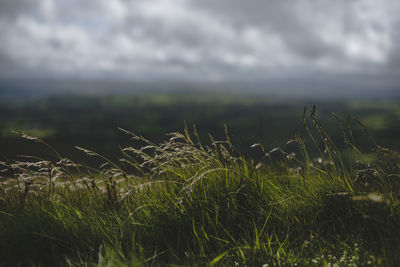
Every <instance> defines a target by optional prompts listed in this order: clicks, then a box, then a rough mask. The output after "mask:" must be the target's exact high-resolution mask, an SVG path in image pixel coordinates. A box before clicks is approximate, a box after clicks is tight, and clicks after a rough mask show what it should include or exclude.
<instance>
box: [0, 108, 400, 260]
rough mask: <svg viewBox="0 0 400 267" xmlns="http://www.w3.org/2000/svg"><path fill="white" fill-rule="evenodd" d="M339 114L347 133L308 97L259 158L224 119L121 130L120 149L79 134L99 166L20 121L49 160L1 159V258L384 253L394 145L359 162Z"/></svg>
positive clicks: (399, 162)
mask: <svg viewBox="0 0 400 267" xmlns="http://www.w3.org/2000/svg"><path fill="white" fill-rule="evenodd" d="M338 120H339V129H340V131H341V134H342V136H343V139H344V142H343V144H344V145H340V144H338V143H336V142H335V141H334V140H333V139H331V138H330V137H329V135H328V133H326V131H325V130H324V127H323V126H322V123H321V122H320V121H319V120H318V118H317V115H316V110H315V108H314V109H312V110H311V112H308V110H306V109H305V110H304V115H303V118H302V120H301V123H300V127H299V131H298V133H297V134H296V135H295V137H294V139H293V140H290V141H289V142H288V143H287V144H286V145H285V146H284V147H283V148H275V149H272V150H270V151H268V152H267V153H265V147H266V146H265V145H263V144H262V142H261V140H259V142H258V143H256V144H255V145H254V146H252V149H254V150H259V152H260V151H261V152H260V153H261V154H262V155H263V156H262V157H261V158H250V157H248V156H245V155H243V154H241V153H240V152H239V151H237V150H236V149H235V147H234V145H233V144H232V143H231V141H230V137H229V133H228V130H227V129H225V131H226V139H225V140H222V141H218V140H215V139H214V138H213V137H212V136H210V141H209V142H208V143H206V144H205V143H203V142H202V140H200V138H199V135H198V133H197V130H196V128H195V127H194V128H193V130H189V129H188V128H187V127H186V128H185V131H184V133H178V132H176V133H171V134H170V136H169V139H168V141H166V142H164V143H161V144H155V143H153V142H151V141H149V140H147V139H146V138H144V137H141V136H137V135H135V134H133V133H132V132H130V131H127V130H124V129H120V130H121V131H122V132H124V133H125V134H126V135H127V136H128V137H129V138H131V141H132V146H129V147H121V155H122V156H121V159H120V161H119V162H113V161H111V160H109V159H107V158H106V157H104V156H102V155H99V154H98V153H96V152H95V151H91V150H88V149H85V148H81V147H77V149H79V150H81V151H82V152H83V153H85V154H87V155H88V156H89V157H96V158H98V159H99V160H101V161H102V164H101V165H100V166H99V167H98V168H92V167H89V166H84V165H81V164H79V163H76V162H73V161H72V160H70V159H68V158H65V157H63V156H62V155H59V154H58V153H57V152H56V151H55V150H54V149H53V148H52V147H51V146H50V145H49V144H47V143H46V142H44V141H43V140H40V139H38V138H35V137H30V136H28V135H25V134H22V133H21V136H22V137H23V138H26V139H30V140H32V141H34V142H38V143H41V144H42V145H43V144H44V145H45V146H46V147H47V148H49V149H50V157H51V158H52V159H41V158H35V157H22V158H20V159H19V160H17V161H13V162H1V165H2V166H3V171H4V174H3V176H4V178H2V180H1V185H0V236H1V238H0V265H4V266H18V265H20V266H25V265H35V266H54V265H59V266H114V265H115V266H121V265H126V266H148V265H162V266H165V265H166V266H180V265H194V266H205V265H216V266H236V265H238V266H309V265H315V266H321V265H325V266H333V265H334V264H338V265H349V266H352V265H353V266H368V265H370V266H378V265H387V266H391V265H392V266H395V265H396V264H397V262H399V260H400V256H399V255H400V241H399V240H400V239H399V237H400V210H399V205H398V204H399V203H400V202H399V192H400V190H399V189H400V183H399V179H400V156H399V154H398V153H397V152H395V151H392V150H389V149H387V148H382V147H380V146H378V145H376V144H373V152H372V154H369V157H368V158H369V159H370V158H373V159H374V160H372V161H371V160H370V161H368V162H364V161H361V160H358V161H357V159H363V158H366V157H365V156H363V155H364V154H363V153H362V152H360V151H359V150H358V149H357V147H356V145H355V143H354V140H353V139H354V138H353V136H352V130H351V125H352V124H354V123H356V124H357V123H358V122H357V121H356V120H355V119H353V118H351V117H349V118H348V119H347V121H341V120H340V119H339V118H338ZM346 147H348V148H349V149H350V150H352V151H354V153H343V151H346V150H345V148H346ZM348 155H350V156H348ZM371 155H373V156H371ZM5 177H7V178H5Z"/></svg>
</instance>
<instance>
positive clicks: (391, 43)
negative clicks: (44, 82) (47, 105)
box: [0, 0, 400, 88]
mask: <svg viewBox="0 0 400 267" xmlns="http://www.w3.org/2000/svg"><path fill="white" fill-rule="evenodd" d="M399 14H400V1H398V0H359V1H357V0H296V1H295V0H275V1H274V0H271V1H266V0H258V1H257V0H143V1H138V0H136V1H134V0H132V1H130V0H84V1H82V0H0V33H1V34H0V78H1V79H8V78H13V79H21V78H32V77H36V78H37V77H39V78H63V79H64V78H68V79H69V78H72V79H76V78H85V79H86V78H87V79H96V78H102V79H104V78H110V79H124V80H133V81H139V80H140V81H143V80H144V81H147V80H161V81H162V80H177V81H179V80H184V81H268V80H273V79H297V78H300V79H304V80H310V81H311V80H313V79H316V80H318V79H322V80H324V79H326V81H330V82H332V81H334V80H335V79H342V80H343V79H345V80H346V81H349V84H350V83H351V84H353V85H354V86H363V85H365V84H369V85H370V84H372V83H374V86H376V87H377V88H378V87H379V86H382V87H385V86H386V87H387V86H391V87H398V85H399V84H400V78H399V77H400V48H399V45H400V31H399V29H400V23H399V19H400V15H399ZM321 77H322V78H321Z"/></svg>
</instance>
